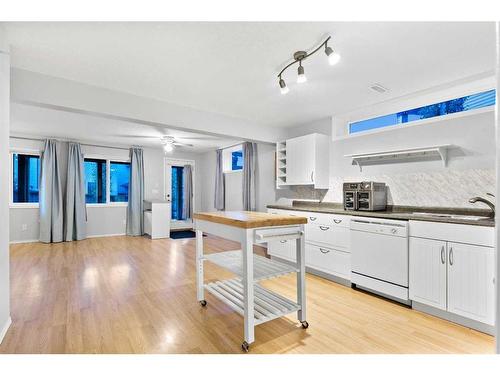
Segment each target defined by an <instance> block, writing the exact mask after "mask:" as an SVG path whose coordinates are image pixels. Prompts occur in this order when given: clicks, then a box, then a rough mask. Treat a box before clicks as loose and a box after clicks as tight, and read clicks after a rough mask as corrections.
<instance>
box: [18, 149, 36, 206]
mask: <svg viewBox="0 0 500 375" xmlns="http://www.w3.org/2000/svg"><path fill="white" fill-rule="evenodd" d="M12 162H13V166H12V167H13V168H12V171H13V176H12V177H13V178H12V184H13V186H12V202H13V203H38V197H39V183H40V157H39V156H38V155H23V154H13V155H12Z"/></svg>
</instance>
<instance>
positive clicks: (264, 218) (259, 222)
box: [193, 211, 307, 229]
mask: <svg viewBox="0 0 500 375" xmlns="http://www.w3.org/2000/svg"><path fill="white" fill-rule="evenodd" d="M193 218H194V219H195V220H205V221H210V222H212V223H219V224H224V225H229V226H232V227H238V228H244V229H249V228H261V227H273V226H280V225H296V224H306V223H307V219H306V218H305V217H297V216H290V215H271V214H268V213H264V212H254V211H217V212H197V213H195V214H194V215H193Z"/></svg>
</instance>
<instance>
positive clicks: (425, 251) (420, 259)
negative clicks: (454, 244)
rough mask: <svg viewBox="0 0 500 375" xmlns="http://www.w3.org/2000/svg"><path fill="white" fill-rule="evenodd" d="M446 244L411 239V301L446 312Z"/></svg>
mask: <svg viewBox="0 0 500 375" xmlns="http://www.w3.org/2000/svg"><path fill="white" fill-rule="evenodd" d="M446 256H447V250H446V242H445V241H436V240H428V239H424V238H414V237H410V275H409V276H410V283H409V289H408V293H409V296H410V299H411V300H413V301H416V302H420V303H423V304H426V305H429V306H432V307H436V308H438V309H442V310H446V267H447V266H446V264H447V261H446Z"/></svg>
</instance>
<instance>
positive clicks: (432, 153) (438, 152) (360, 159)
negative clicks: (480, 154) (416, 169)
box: [344, 145, 453, 171]
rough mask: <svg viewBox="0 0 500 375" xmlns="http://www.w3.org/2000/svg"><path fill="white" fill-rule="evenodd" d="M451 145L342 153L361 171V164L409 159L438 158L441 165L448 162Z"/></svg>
mask: <svg viewBox="0 0 500 375" xmlns="http://www.w3.org/2000/svg"><path fill="white" fill-rule="evenodd" d="M451 147H453V146H452V145H439V146H429V147H418V148H407V149H400V150H392V151H383V152H370V153H363V154H351V155H344V156H345V157H347V158H351V159H352V165H357V166H358V167H359V170H360V171H362V168H363V166H365V165H372V164H389V163H398V162H409V161H425V160H436V159H438V160H439V159H440V160H441V161H442V162H443V166H444V167H446V166H447V163H448V149H450V148H451Z"/></svg>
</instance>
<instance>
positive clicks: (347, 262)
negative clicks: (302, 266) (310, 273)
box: [306, 243, 351, 279]
mask: <svg viewBox="0 0 500 375" xmlns="http://www.w3.org/2000/svg"><path fill="white" fill-rule="evenodd" d="M306 266H308V267H310V268H314V269H316V270H318V271H322V272H325V273H328V274H331V275H334V276H338V277H341V278H343V279H350V276H351V254H350V253H346V252H344V251H340V250H336V249H331V248H328V247H322V246H317V245H313V244H308V243H306Z"/></svg>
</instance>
